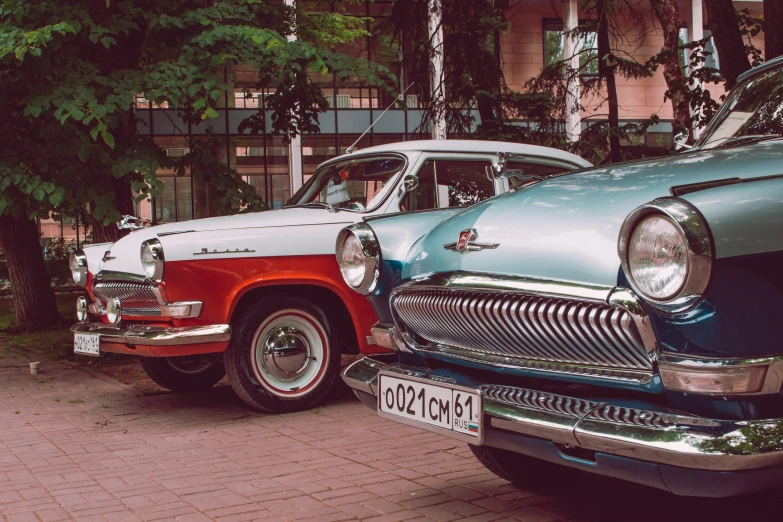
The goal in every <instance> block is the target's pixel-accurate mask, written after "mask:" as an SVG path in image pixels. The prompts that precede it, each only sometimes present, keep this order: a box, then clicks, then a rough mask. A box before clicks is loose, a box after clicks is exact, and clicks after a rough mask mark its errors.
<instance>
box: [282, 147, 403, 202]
mask: <svg viewBox="0 0 783 522" xmlns="http://www.w3.org/2000/svg"><path fill="white" fill-rule="evenodd" d="M404 168H405V160H404V159H402V158H399V157H396V156H369V157H357V158H350V159H347V160H346V161H342V162H339V163H333V164H331V165H327V166H326V167H322V168H320V169H318V172H316V174H315V176H313V177H311V178H310V179H309V180H307V182H306V183H305V184H304V186H303V187H302V188H301V189H299V191H297V193H296V194H294V196H293V197H292V198H291V199H290V200H289V202H288V203H289V204H290V205H307V204H309V203H313V202H322V203H327V204H329V205H333V206H335V207H337V208H340V209H345V210H360V211H361V210H373V209H374V208H375V207H377V206H378V205H379V204H380V203H381V201H383V198H384V197H385V195H386V193H387V192H388V190H389V188H390V187H389V185H390V184H391V183H390V182H391V181H393V180H394V178H395V176H397V174H399V173H400V172H402V170H403V169H404Z"/></svg>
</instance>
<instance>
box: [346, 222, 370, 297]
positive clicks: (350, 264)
mask: <svg viewBox="0 0 783 522" xmlns="http://www.w3.org/2000/svg"><path fill="white" fill-rule="evenodd" d="M336 255H337V264H338V265H339V266H340V273H341V274H342V275H343V279H345V282H346V283H347V284H348V286H349V287H351V289H353V290H355V291H357V292H359V293H360V294H364V295H367V294H371V293H373V292H374V291H375V289H376V288H377V287H378V279H379V276H380V247H379V246H378V239H377V238H376V237H375V233H374V232H373V231H372V228H370V226H369V225H367V224H366V223H357V224H356V225H352V226H350V227H346V228H344V229H342V230H341V231H340V234H339V235H338V236H337V245H336Z"/></svg>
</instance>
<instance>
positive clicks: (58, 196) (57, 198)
mask: <svg viewBox="0 0 783 522" xmlns="http://www.w3.org/2000/svg"><path fill="white" fill-rule="evenodd" d="M64 193H65V192H64V191H63V190H62V189H58V190H56V191H54V192H53V193H52V194H51V195H50V196H49V203H51V204H52V205H54V206H55V207H56V206H57V205H59V204H60V203H62V201H63V194H64Z"/></svg>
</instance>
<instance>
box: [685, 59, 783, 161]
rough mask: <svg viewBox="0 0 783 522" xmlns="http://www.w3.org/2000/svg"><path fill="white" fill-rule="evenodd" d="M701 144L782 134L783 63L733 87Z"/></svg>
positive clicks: (726, 142) (723, 142) (708, 144)
mask: <svg viewBox="0 0 783 522" xmlns="http://www.w3.org/2000/svg"><path fill="white" fill-rule="evenodd" d="M725 105H726V107H725V109H724V110H723V111H721V112H719V113H718V114H717V115H716V118H717V119H716V121H715V122H714V123H712V124H711V125H710V127H709V133H708V135H706V136H705V137H704V138H702V140H701V142H700V143H699V145H701V146H702V147H705V148H711V147H715V146H720V145H725V144H729V143H732V142H734V141H737V142H738V143H742V142H744V141H746V140H745V139H754V138H767V137H776V136H780V135H783V67H776V68H774V69H772V70H771V71H768V72H765V73H761V74H759V75H758V76H756V77H754V78H752V79H750V80H748V81H746V82H745V83H744V84H743V85H741V86H739V87H737V88H736V89H734V91H733V92H732V93H731V95H730V96H729V98H728V99H727V100H726V102H725Z"/></svg>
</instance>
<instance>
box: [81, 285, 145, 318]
mask: <svg viewBox="0 0 783 522" xmlns="http://www.w3.org/2000/svg"><path fill="white" fill-rule="evenodd" d="M93 292H94V293H95V297H96V298H98V299H99V300H100V301H101V304H102V305H103V306H104V307H106V301H107V300H108V299H110V298H112V297H118V298H119V299H120V303H121V304H122V313H123V314H125V315H144V316H159V315H160V304H159V303H158V298H157V297H155V293H154V292H153V290H152V286H151V285H150V284H149V283H145V282H142V281H98V282H96V283H95V285H94V286H93Z"/></svg>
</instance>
